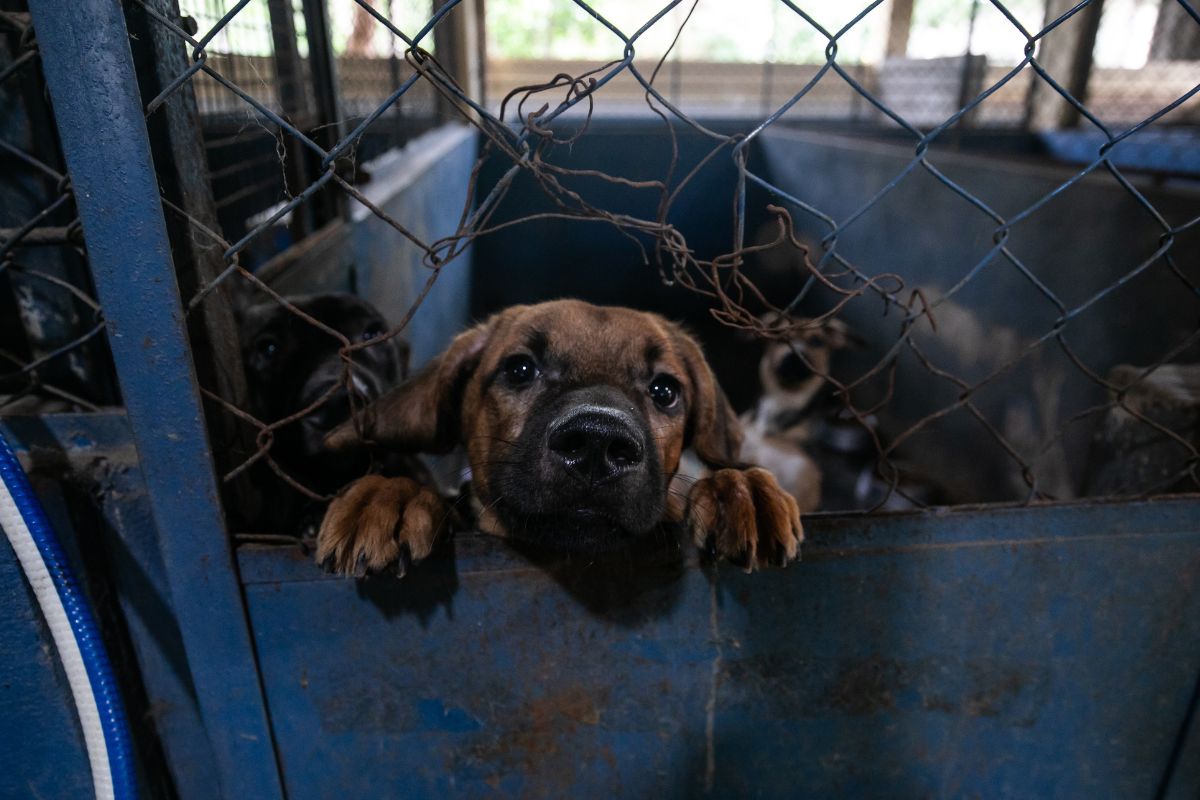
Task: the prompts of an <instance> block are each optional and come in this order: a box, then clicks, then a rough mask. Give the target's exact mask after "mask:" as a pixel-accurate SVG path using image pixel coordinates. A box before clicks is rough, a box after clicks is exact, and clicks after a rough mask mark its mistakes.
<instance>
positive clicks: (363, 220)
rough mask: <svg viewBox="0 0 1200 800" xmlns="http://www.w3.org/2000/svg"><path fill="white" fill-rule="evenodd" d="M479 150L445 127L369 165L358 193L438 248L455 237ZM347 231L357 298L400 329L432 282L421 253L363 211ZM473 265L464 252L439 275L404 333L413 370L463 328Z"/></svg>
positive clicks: (469, 133) (468, 131)
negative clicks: (368, 173) (368, 174)
mask: <svg viewBox="0 0 1200 800" xmlns="http://www.w3.org/2000/svg"><path fill="white" fill-rule="evenodd" d="M477 148H478V143H477V135H476V133H475V131H474V129H472V128H467V127H465V126H459V125H447V126H444V127H442V128H439V129H437V130H434V131H430V132H429V133H427V134H425V135H424V136H421V137H418V138H417V139H414V140H413V141H411V142H409V143H408V144H407V145H406V146H405V147H404V149H403V150H399V151H394V152H391V153H388V154H386V155H384V156H382V157H381V158H380V159H378V160H377V161H375V162H372V164H371V165H370V169H371V181H370V182H369V183H367V184H366V185H365V186H364V187H363V188H362V192H363V194H365V195H366V196H367V198H368V199H370V201H371V202H372V203H374V204H375V205H376V206H378V207H379V208H380V209H381V210H382V211H383V212H384V213H386V214H387V215H388V216H390V217H391V218H392V219H394V220H396V221H398V222H399V223H400V224H401V225H403V226H404V227H405V228H407V229H408V230H409V231H411V232H412V234H413V235H414V236H416V237H417V238H418V239H419V240H421V241H423V242H426V243H433V242H436V241H438V240H439V239H441V238H442V237H445V236H450V235H452V234H453V233H454V232H455V229H456V228H457V226H458V221H459V217H460V216H461V215H462V211H463V205H464V203H466V202H467V190H468V188H469V186H470V177H471V168H472V167H473V166H474V164H475V156H476V150H477ZM351 225H352V228H351V231H352V232H351V247H352V250H353V253H354V263H355V266H356V267H357V269H358V291H359V294H360V295H361V296H362V297H365V298H367V299H368V300H370V301H371V302H372V303H374V304H375V305H377V306H378V307H379V309H380V311H382V312H383V314H384V316H385V317H386V318H387V319H388V320H389V321H390V322H391V323H392V324H397V323H399V322H400V321H401V320H402V319H403V318H404V316H405V314H407V313H408V311H409V309H410V307H411V306H412V304H413V303H414V302H416V300H417V298H418V296H419V295H420V293H421V291H422V290H423V288H424V285H425V282H426V280H427V279H428V277H429V275H430V270H429V267H427V266H426V265H425V264H424V263H423V257H424V253H423V252H422V251H421V250H420V248H418V247H417V246H416V245H414V244H413V243H412V242H411V241H409V240H408V239H407V238H405V237H404V236H403V235H402V234H401V233H400V232H399V231H398V230H396V228H395V227H393V226H392V225H391V224H390V223H389V222H386V221H385V220H382V219H380V218H379V217H377V216H375V215H374V214H373V213H372V212H371V211H370V210H369V209H367V208H366V207H365V206H363V205H361V204H357V203H355V204H353V208H352V209H351ZM444 255H445V254H444V253H442V256H443V257H444ZM471 260H472V248H470V247H468V248H466V249H465V251H463V253H462V254H461V255H460V256H458V257H457V258H455V259H454V260H453V261H452V262H450V263H449V264H448V265H447V266H445V267H444V268H443V270H442V272H441V273H440V274H439V276H438V279H437V282H436V283H435V284H434V286H433V288H432V289H431V290H430V291H429V294H428V296H427V297H426V298H425V300H424V302H422V304H421V307H420V309H418V310H417V312H416V315H415V316H414V318H413V321H412V323H411V324H410V325H409V326H408V328H407V329H406V330H405V332H404V334H403V335H404V337H405V338H406V339H407V340H408V342H409V345H410V346H411V348H412V351H411V352H412V356H411V360H412V366H413V367H419V366H420V365H422V364H424V363H425V362H426V361H428V360H429V359H431V358H433V357H434V356H435V355H437V354H438V353H440V352H441V351H442V350H443V349H445V347H446V345H447V344H449V342H450V340H451V339H452V338H454V336H455V335H456V334H457V333H459V332H460V331H462V330H463V329H464V328H465V327H467V323H468V321H469V319H468V315H469V310H470V296H471V295H470V285H471V284H470V281H471Z"/></svg>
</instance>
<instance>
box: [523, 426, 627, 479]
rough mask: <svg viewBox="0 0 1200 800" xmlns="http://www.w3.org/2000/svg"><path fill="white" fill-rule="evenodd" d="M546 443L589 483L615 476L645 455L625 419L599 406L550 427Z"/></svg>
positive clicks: (568, 466) (618, 475) (622, 472)
mask: <svg viewBox="0 0 1200 800" xmlns="http://www.w3.org/2000/svg"><path fill="white" fill-rule="evenodd" d="M546 444H547V447H548V448H549V450H550V453H551V456H552V457H553V458H555V459H556V460H557V461H559V463H561V464H562V465H563V466H564V467H565V468H566V469H567V470H568V471H570V472H574V473H576V474H578V475H581V476H583V477H585V478H588V479H589V480H590V481H591V482H592V483H605V482H607V481H611V480H615V479H617V478H619V477H620V476H621V475H624V474H625V473H626V472H629V471H631V470H633V469H636V468H637V467H638V466H639V465H640V464H641V463H642V459H643V457H644V455H645V454H644V452H643V449H642V445H641V442H639V441H638V437H637V436H636V435H635V434H634V433H633V431H632V430H631V429H630V426H629V425H628V423H626V422H625V420H624V419H623V418H622V417H621V416H620V415H619V414H616V413H613V412H608V411H602V410H596V411H588V412H584V413H577V414H572V415H571V416H570V417H568V418H567V419H565V420H563V421H562V422H561V423H560V424H558V425H555V426H554V427H553V429H552V431H551V433H550V437H549V439H548V440H547V442H546Z"/></svg>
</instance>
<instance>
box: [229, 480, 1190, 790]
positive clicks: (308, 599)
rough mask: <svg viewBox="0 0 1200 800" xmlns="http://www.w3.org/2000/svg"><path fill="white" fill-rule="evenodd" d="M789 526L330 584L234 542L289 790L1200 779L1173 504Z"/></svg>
mask: <svg viewBox="0 0 1200 800" xmlns="http://www.w3.org/2000/svg"><path fill="white" fill-rule="evenodd" d="M809 532H810V538H811V544H810V546H809V547H808V549H807V552H806V559H805V561H804V562H803V563H802V564H799V565H795V566H793V567H790V568H788V569H786V570H773V571H766V572H762V573H757V574H754V575H744V574H742V573H741V572H739V571H737V570H734V569H730V568H726V567H722V568H719V569H717V570H715V571H714V570H712V569H711V568H707V567H702V566H699V565H696V564H694V563H684V561H681V560H680V559H672V558H670V557H667V558H661V559H657V560H655V561H654V562H653V563H641V564H640V565H639V566H637V567H636V568H635V567H634V566H633V561H634V559H630V560H626V561H624V562H622V563H618V564H615V565H609V566H605V565H597V564H592V565H583V564H576V565H563V564H561V563H560V564H546V563H534V561H532V560H530V559H529V558H528V557H526V556H524V555H521V554H519V553H517V552H515V551H513V550H511V549H510V548H508V547H506V546H504V545H502V544H500V543H497V542H495V541H493V540H490V539H487V538H484V537H477V536H464V537H459V539H458V540H457V541H456V542H455V544H454V546H453V551H454V552H448V553H443V554H442V555H441V556H439V557H436V558H435V559H434V560H433V561H432V562H430V563H427V564H426V565H424V566H423V567H422V568H420V569H419V570H418V571H417V572H416V573H415V574H413V575H411V576H410V578H407V579H405V581H404V582H397V581H394V580H390V579H382V578H378V579H372V580H369V581H366V582H358V583H356V582H354V581H351V580H343V579H338V578H331V577H328V576H325V575H323V574H322V573H320V572H319V571H318V570H317V568H316V567H315V566H313V565H312V564H311V563H310V562H309V561H308V559H307V558H306V557H305V556H304V554H303V553H301V552H299V550H297V549H292V548H284V547H243V548H242V549H241V550H240V551H239V558H240V566H241V574H242V577H243V580H244V582H245V584H246V595H247V602H248V606H249V609H250V614H251V619H252V625H253V629H254V635H255V638H256V643H257V650H258V653H259V657H260V663H261V668H262V672H263V677H264V684H265V686H266V692H267V699H268V705H269V710H270V716H271V719H272V725H273V729H274V734H275V737H276V741H277V743H278V747H279V753H280V760H281V764H282V770H283V776H284V781H285V784H286V791H287V794H288V796H289V797H292V798H307V797H339V798H341V797H355V796H368V795H370V796H404V797H445V796H448V795H449V794H453V795H455V796H466V797H473V796H507V797H555V798H560V797H594V796H612V797H639V798H641V797H660V798H666V797H695V796H700V795H703V794H705V793H706V792H710V793H711V796H717V797H794V796H800V795H802V796H806V797H885V796H886V797H924V796H950V797H961V796H985V797H1001V796H1003V797H1088V798H1105V797H1114V798H1131V797H1151V796H1155V795H1156V793H1158V792H1159V791H1160V789H1161V791H1162V793H1163V794H1165V795H1166V796H1177V797H1194V796H1196V794H1197V792H1198V791H1200V785H1197V770H1196V767H1195V762H1196V760H1197V755H1198V754H1197V753H1196V752H1194V750H1195V747H1194V742H1195V739H1194V738H1193V739H1191V740H1190V741H1191V744H1187V745H1186V746H1185V747H1184V748H1183V751H1182V752H1178V753H1175V752H1174V748H1175V747H1176V745H1177V743H1179V742H1181V736H1182V735H1183V734H1184V733H1185V731H1186V730H1187V729H1188V725H1189V718H1188V714H1189V706H1190V704H1194V691H1195V687H1196V681H1197V676H1198V675H1200V588H1198V583H1197V578H1198V577H1200V547H1198V546H1197V545H1200V502H1198V501H1197V500H1195V499H1191V500H1176V501H1163V502H1154V503H1141V504H1124V505H1116V504H1114V505H1094V506H1082V505H1081V506H1053V507H1044V508H1030V509H983V510H964V511H956V512H951V513H943V514H937V513H930V514H926V515H919V514H913V515H894V516H890V517H884V518H874V519H865V518H858V519H855V518H831V517H826V518H819V519H815V520H812V521H810V524H809ZM1173 753H1174V755H1173ZM1172 764H1173V766H1172ZM1168 773H1170V774H1168ZM1172 781H1174V782H1172ZM1181 781H1190V782H1191V783H1190V785H1183V783H1181Z"/></svg>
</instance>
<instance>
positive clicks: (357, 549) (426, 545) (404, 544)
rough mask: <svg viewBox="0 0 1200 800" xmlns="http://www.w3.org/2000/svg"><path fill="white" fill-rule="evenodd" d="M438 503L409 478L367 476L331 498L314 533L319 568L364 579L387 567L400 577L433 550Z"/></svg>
mask: <svg viewBox="0 0 1200 800" xmlns="http://www.w3.org/2000/svg"><path fill="white" fill-rule="evenodd" d="M444 518H445V513H444V506H443V502H442V499H441V498H440V497H438V496H437V494H435V493H434V492H433V491H432V490H430V489H427V488H425V487H424V486H421V485H420V484H419V483H417V482H416V481H413V480H410V479H408V478H385V477H382V476H380V475H368V476H366V477H364V478H360V479H359V480H357V481H355V482H354V483H352V484H351V485H350V486H349V487H347V488H346V489H345V490H344V491H343V492H342V493H341V494H339V495H338V496H337V497H335V498H334V499H333V502H331V503H330V504H329V508H328V509H327V510H326V511H325V518H324V520H322V522H321V529H320V531H319V532H318V533H317V547H316V560H317V563H318V564H323V565H325V566H326V567H327V568H328V569H330V570H331V571H333V572H336V573H338V574H341V575H353V576H355V577H363V576H365V575H368V574H372V573H377V572H383V571H385V570H388V569H389V568H390V569H392V570H393V571H395V572H396V573H397V574H399V575H403V574H404V573H405V572H406V571H407V570H408V568H409V567H410V566H411V565H412V564H415V563H416V562H418V561H420V560H421V559H423V558H425V557H426V556H428V555H429V553H430V552H431V551H432V550H433V545H434V542H435V541H436V539H437V535H438V532H439V529H440V527H441V525H442V522H443V521H444Z"/></svg>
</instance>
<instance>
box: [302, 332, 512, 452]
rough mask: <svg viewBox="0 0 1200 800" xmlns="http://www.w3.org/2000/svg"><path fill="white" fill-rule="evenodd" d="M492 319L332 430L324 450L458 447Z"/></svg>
mask: <svg viewBox="0 0 1200 800" xmlns="http://www.w3.org/2000/svg"><path fill="white" fill-rule="evenodd" d="M491 329H492V323H491V321H488V322H485V323H482V324H480V325H477V326H475V327H474V328H471V329H470V330H468V331H465V332H464V333H460V334H459V335H458V336H456V337H455V338H454V341H453V342H451V343H450V346H449V347H448V348H446V351H445V352H444V353H442V354H441V355H440V356H438V357H437V358H435V359H434V360H433V361H431V362H429V364H427V365H426V366H425V367H424V368H423V369H422V370H421V371H420V372H418V373H417V374H416V375H414V376H413V377H412V378H411V379H409V380H407V381H405V382H404V383H402V384H400V385H399V386H397V387H396V388H395V389H392V390H391V391H390V392H387V393H386V394H384V395H383V396H382V397H380V398H379V399H378V400H376V401H375V402H373V403H371V404H370V405H368V406H367V407H366V408H364V409H363V410H362V411H361V412H359V413H358V414H356V415H355V416H354V418H352V419H350V420H349V421H348V422H345V423H343V424H341V425H339V426H338V427H337V428H334V429H333V431H331V432H330V433H329V435H328V436H326V437H325V446H326V447H328V448H330V449H332V450H342V449H346V448H350V447H354V446H356V445H363V444H375V445H382V446H384V447H387V448H389V449H392V450H401V451H407V452H413V453H417V452H425V453H444V452H446V451H448V450H451V449H453V447H454V446H455V445H456V444H458V439H459V433H460V431H461V429H462V424H461V416H462V398H463V390H464V389H465V388H466V384H467V381H468V380H469V379H470V377H471V373H472V372H473V371H474V369H475V367H476V365H477V364H478V363H479V356H480V353H481V352H482V351H483V348H484V345H486V344H487V340H488V338H489V337H490V335H491Z"/></svg>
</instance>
